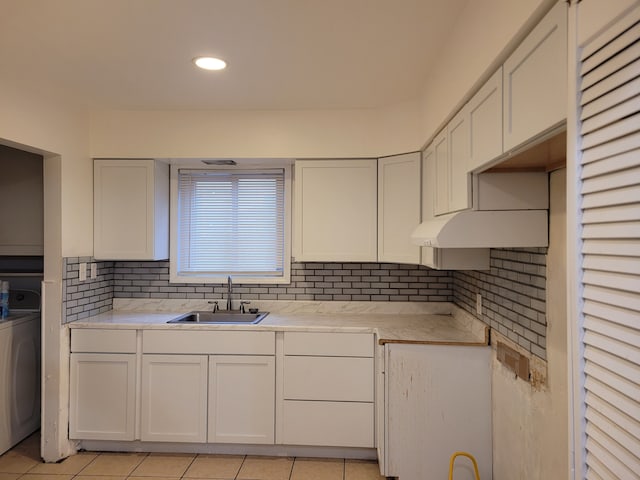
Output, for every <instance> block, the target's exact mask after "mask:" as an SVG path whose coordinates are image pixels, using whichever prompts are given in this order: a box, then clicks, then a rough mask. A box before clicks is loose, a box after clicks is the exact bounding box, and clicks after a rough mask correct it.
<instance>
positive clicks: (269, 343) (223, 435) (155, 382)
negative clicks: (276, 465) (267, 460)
mask: <svg viewBox="0 0 640 480" xmlns="http://www.w3.org/2000/svg"><path fill="white" fill-rule="evenodd" d="M142 350H143V356H142V379H143V383H142V406H141V414H142V434H141V439H142V440H153V441H166V442H207V441H208V442H210V443H213V442H219V443H251V444H258V443H270V444H273V443H274V429H275V426H274V425H275V333H274V332H247V331H240V330H235V331H214V330H210V331H199V332H196V331H186V330H148V331H144V332H143V346H142Z"/></svg>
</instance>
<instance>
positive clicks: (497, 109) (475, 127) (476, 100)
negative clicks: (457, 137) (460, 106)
mask: <svg viewBox="0 0 640 480" xmlns="http://www.w3.org/2000/svg"><path fill="white" fill-rule="evenodd" d="M467 108H468V111H469V141H470V144H469V161H468V164H467V168H468V169H469V171H472V170H475V169H477V168H479V167H481V166H482V165H484V164H485V163H487V162H489V161H490V160H492V159H494V158H496V157H498V156H499V155H501V154H502V151H503V150H502V130H503V129H502V67H500V68H499V69H498V70H497V71H496V72H495V73H494V74H493V75H492V76H491V78H489V80H487V81H486V83H485V84H484V85H483V86H482V87H481V88H480V90H478V92H477V93H476V94H475V95H474V96H473V98H472V99H471V100H469V104H468V107H467Z"/></svg>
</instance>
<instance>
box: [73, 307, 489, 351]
mask: <svg viewBox="0 0 640 480" xmlns="http://www.w3.org/2000/svg"><path fill="white" fill-rule="evenodd" d="M118 300H119V299H116V302H115V303H114V308H115V309H114V310H111V311H109V312H106V313H102V314H99V315H95V316H93V317H89V318H87V319H83V320H78V321H75V322H72V323H70V324H68V326H69V327H70V328H110V329H189V330H255V331H264V330H267V331H309V332H312V331H317V332H365V333H369V332H370V333H375V334H376V336H377V339H378V343H380V344H383V343H424V344H446V345H487V344H488V328H487V326H486V325H485V324H484V323H482V322H481V321H480V320H478V319H476V318H475V317H473V316H471V315H469V314H468V313H466V312H465V311H463V310H461V309H459V308H457V307H455V306H454V305H452V304H449V303H419V302H406V303H405V302H275V301H271V302H257V301H256V302H254V303H255V304H256V305H253V304H252V306H256V307H259V308H260V310H261V311H269V312H270V313H269V315H267V317H265V318H264V319H263V320H262V321H261V322H260V323H258V324H256V325H215V324H214V325H212V324H199V325H189V324H175V323H173V324H167V322H168V321H169V320H171V319H173V318H175V317H177V316H179V315H181V314H183V313H186V312H188V311H192V310H209V309H210V306H208V305H207V306H206V307H205V306H204V305H201V303H202V302H200V303H198V302H189V301H184V300H183V301H170V300H164V301H160V302H154V301H149V300H146V301H145V300H141V301H138V300H137V299H123V301H118ZM394 304H397V305H394Z"/></svg>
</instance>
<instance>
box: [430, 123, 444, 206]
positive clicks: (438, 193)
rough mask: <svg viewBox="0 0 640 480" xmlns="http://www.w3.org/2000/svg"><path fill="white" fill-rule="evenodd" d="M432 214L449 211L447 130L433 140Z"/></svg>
mask: <svg viewBox="0 0 640 480" xmlns="http://www.w3.org/2000/svg"><path fill="white" fill-rule="evenodd" d="M432 145H433V178H434V179H435V180H434V181H433V182H430V183H431V185H433V194H432V197H433V214H434V215H442V214H443V213H447V212H448V211H449V141H448V137H447V129H446V128H445V129H443V130H442V131H441V132H440V133H439V134H438V135H436V138H434V139H433V143H432Z"/></svg>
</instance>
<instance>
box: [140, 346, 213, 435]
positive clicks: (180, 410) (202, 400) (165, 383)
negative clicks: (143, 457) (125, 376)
mask: <svg viewBox="0 0 640 480" xmlns="http://www.w3.org/2000/svg"><path fill="white" fill-rule="evenodd" d="M207 368H208V358H207V356H206V355H143V357H142V408H141V414H142V422H141V426H142V430H141V434H140V439H141V440H143V441H158V442H206V441H207V373H208V372H207Z"/></svg>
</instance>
